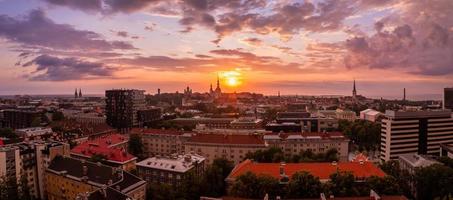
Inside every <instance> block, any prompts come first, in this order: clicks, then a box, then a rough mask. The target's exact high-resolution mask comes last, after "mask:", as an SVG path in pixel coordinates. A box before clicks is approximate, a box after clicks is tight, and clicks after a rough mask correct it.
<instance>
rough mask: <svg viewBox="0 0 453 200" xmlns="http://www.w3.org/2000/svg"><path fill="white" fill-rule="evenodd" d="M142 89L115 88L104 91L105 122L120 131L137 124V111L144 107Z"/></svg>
mask: <svg viewBox="0 0 453 200" xmlns="http://www.w3.org/2000/svg"><path fill="white" fill-rule="evenodd" d="M144 92H145V91H144V90H132V89H117V90H107V91H105V96H106V100H105V102H106V105H105V114H106V116H107V124H108V125H110V126H112V127H114V128H117V129H119V130H121V131H128V130H130V129H131V128H132V127H134V126H138V125H139V120H138V115H137V113H138V111H139V110H143V109H145V95H144Z"/></svg>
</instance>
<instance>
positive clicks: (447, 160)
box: [437, 156, 453, 168]
mask: <svg viewBox="0 0 453 200" xmlns="http://www.w3.org/2000/svg"><path fill="white" fill-rule="evenodd" d="M437 161H439V162H441V163H443V164H444V165H445V166H448V167H450V168H453V159H451V158H449V157H448V156H442V157H439V158H438V159H437Z"/></svg>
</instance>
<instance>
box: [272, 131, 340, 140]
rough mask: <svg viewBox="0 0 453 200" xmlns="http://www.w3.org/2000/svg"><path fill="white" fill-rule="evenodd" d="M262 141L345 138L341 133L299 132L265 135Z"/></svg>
mask: <svg viewBox="0 0 453 200" xmlns="http://www.w3.org/2000/svg"><path fill="white" fill-rule="evenodd" d="M264 139H265V140H267V139H282V140H283V139H286V140H292V139H323V140H328V139H346V137H345V136H344V135H343V133H341V132H326V133H319V132H303V133H302V132H299V133H294V132H290V133H267V134H265V135H264Z"/></svg>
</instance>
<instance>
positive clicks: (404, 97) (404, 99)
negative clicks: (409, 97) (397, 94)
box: [403, 88, 406, 101]
mask: <svg viewBox="0 0 453 200" xmlns="http://www.w3.org/2000/svg"><path fill="white" fill-rule="evenodd" d="M403 93H404V94H403V101H406V88H404V90H403Z"/></svg>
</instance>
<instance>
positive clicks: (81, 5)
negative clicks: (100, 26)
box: [43, 0, 102, 12]
mask: <svg viewBox="0 0 453 200" xmlns="http://www.w3.org/2000/svg"><path fill="white" fill-rule="evenodd" d="M43 1H45V2H47V3H49V4H53V5H58V6H67V7H70V8H74V9H79V10H83V11H86V12H95V11H99V10H101V9H102V0H43Z"/></svg>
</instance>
